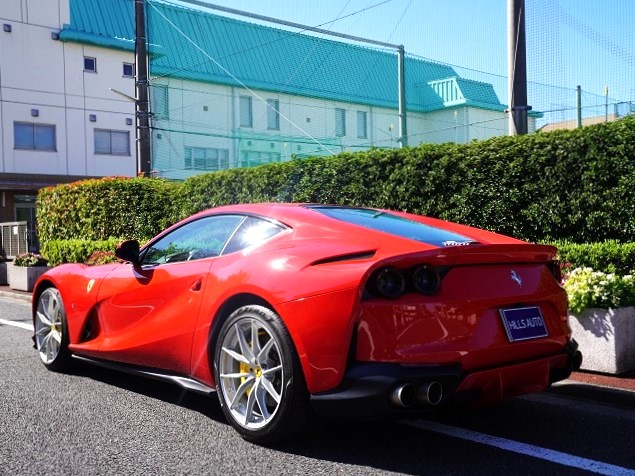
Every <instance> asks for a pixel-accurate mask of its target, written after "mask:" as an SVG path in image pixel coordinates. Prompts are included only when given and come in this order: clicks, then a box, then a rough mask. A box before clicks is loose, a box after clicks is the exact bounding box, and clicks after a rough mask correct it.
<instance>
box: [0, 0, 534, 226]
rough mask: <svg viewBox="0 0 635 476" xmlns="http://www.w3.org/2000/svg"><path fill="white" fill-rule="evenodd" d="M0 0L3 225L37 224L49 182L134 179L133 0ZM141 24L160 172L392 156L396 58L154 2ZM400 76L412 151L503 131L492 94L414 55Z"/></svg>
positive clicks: (180, 174)
mask: <svg viewBox="0 0 635 476" xmlns="http://www.w3.org/2000/svg"><path fill="white" fill-rule="evenodd" d="M1 1H2V7H1V8H0V23H1V24H2V31H0V147H1V149H0V150H1V157H0V195H1V196H0V222H7V221H13V220H28V221H29V222H30V223H34V199H35V195H36V193H37V190H38V189H39V188H41V187H43V186H48V185H54V184H58V183H63V182H71V181H75V180H78V179H82V178H86V177H100V176H110V175H117V176H134V175H135V174H136V143H135V120H134V118H135V111H134V103H133V101H132V98H133V97H134V96H135V79H134V73H135V66H134V64H133V63H134V3H133V0H108V1H104V0H1ZM147 17H148V19H149V26H148V30H149V31H148V37H149V41H150V43H151V46H150V52H151V54H150V57H151V59H152V61H151V67H150V86H151V88H150V89H151V92H152V95H151V109H152V167H153V169H154V170H155V175H159V176H163V177H167V178H174V179H183V178H186V177H188V176H190V175H194V174H196V173H202V172H206V171H214V170H222V169H227V168H232V167H241V166H253V165H258V164H262V163H269V162H276V161H285V160H290V159H291V158H293V157H306V156H312V155H327V154H330V153H339V152H341V151H345V150H349V151H359V150H367V149H369V148H372V147H379V148H391V147H398V146H399V131H398V130H397V125H398V122H399V121H398V112H397V86H396V84H397V76H396V55H395V54H394V53H393V52H386V51H379V50H372V49H368V48H365V47H361V46H358V45H352V44H349V43H343V42H336V41H332V40H325V39H321V38H316V37H313V36H308V35H304V34H298V33H293V32H289V31H286V30H281V29H277V28H271V27H266V26H262V25H256V24H253V23H249V22H245V21H240V20H236V19H232V18H227V17H223V16H218V15H214V14H211V13H209V12H204V11H200V10H193V9H188V8H184V7H182V6H175V5H172V4H169V3H162V2H160V1H153V2H150V3H148V6H147ZM183 32H186V33H185V34H184V33H183ZM187 34H189V35H191V37H189V38H187V37H186V36H185V35H187ZM193 39H195V41H196V42H198V43H197V46H196V47H193V46H192V41H193ZM369 65H370V66H372V67H371V68H369ZM405 77H406V98H407V100H406V104H407V117H408V140H407V141H408V145H417V144H419V143H421V142H448V141H451V142H459V143H465V142H469V141H471V140H473V139H484V138H487V137H491V136H495V135H503V134H506V132H507V129H506V128H507V118H506V114H505V112H504V110H505V106H504V105H503V104H501V103H500V102H499V100H498V98H497V96H496V93H495V92H494V89H493V87H492V85H490V84H486V83H480V82H476V81H470V80H467V79H465V78H461V77H460V76H459V75H458V74H457V73H456V71H454V69H453V68H451V67H449V66H447V65H441V64H437V63H432V62H427V61H423V60H420V59H416V58H410V57H407V58H406V74H405ZM529 123H530V130H533V129H532V127H533V124H534V123H535V121H534V118H533V117H530V121H529Z"/></svg>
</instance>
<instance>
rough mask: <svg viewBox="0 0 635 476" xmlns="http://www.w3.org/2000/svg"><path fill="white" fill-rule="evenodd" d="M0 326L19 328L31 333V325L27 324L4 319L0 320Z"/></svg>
mask: <svg viewBox="0 0 635 476" xmlns="http://www.w3.org/2000/svg"><path fill="white" fill-rule="evenodd" d="M0 324H2V325H5V326H13V327H19V328H20V329H26V330H27V331H32V330H33V324H29V323H26V322H20V321H7V320H5V319H0Z"/></svg>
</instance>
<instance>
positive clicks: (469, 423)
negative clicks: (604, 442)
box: [72, 364, 632, 475]
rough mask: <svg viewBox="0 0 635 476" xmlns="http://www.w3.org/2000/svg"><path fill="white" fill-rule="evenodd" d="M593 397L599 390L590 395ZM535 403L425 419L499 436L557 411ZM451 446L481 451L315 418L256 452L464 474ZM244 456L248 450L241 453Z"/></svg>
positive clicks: (212, 410)
mask: <svg viewBox="0 0 635 476" xmlns="http://www.w3.org/2000/svg"><path fill="white" fill-rule="evenodd" d="M72 374H73V375H76V376H78V377H82V378H89V379H93V380H96V381H99V382H103V383H105V384H107V385H112V386H116V387H118V388H122V389H125V390H127V391H130V392H134V393H137V394H140V395H143V396H146V397H149V398H152V399H156V400H160V401H163V402H166V403H168V404H172V405H177V406H180V407H182V408H186V409H188V410H191V411H194V412H198V413H200V414H201V415H204V416H205V417H207V418H210V419H212V420H214V421H215V422H218V423H220V424H223V425H228V423H227V420H226V419H225V416H224V415H223V412H222V410H221V408H220V404H219V402H218V398H217V397H216V395H215V394H212V395H200V394H197V393H193V392H189V391H185V390H183V389H182V388H180V387H178V386H176V385H172V384H169V383H166V382H161V381H155V380H151V379H146V378H139V377H137V376H134V375H129V374H125V373H121V372H117V371H114V370H109V369H106V368H102V367H95V366H92V365H88V364H79V365H77V366H76V367H75V368H74V369H73V371H72ZM579 390H580V389H578V391H579ZM595 391H596V392H598V391H599V390H598V389H595ZM613 392H614V393H615V392H616V391H613ZM554 393H556V392H553V391H551V392H548V393H547V395H549V394H551V395H553V394H554ZM558 393H564V389H560V390H559V392H558ZM617 393H619V394H620V396H621V397H622V398H626V397H625V396H624V395H622V393H623V392H617ZM606 396H607V394H606V392H605V393H602V395H594V397H595V398H597V399H601V400H602V401H603V402H604V403H605V404H606V400H605V398H606ZM627 396H629V397H630V398H631V399H632V394H630V393H629V395H627ZM539 399H540V397H532V398H528V399H522V398H521V399H512V400H508V401H504V402H502V403H499V404H498V405H494V406H490V407H482V408H478V409H469V408H461V407H458V408H450V409H445V410H441V411H438V412H435V413H432V414H430V415H428V417H427V419H431V420H434V421H437V422H441V423H444V424H447V425H452V426H458V427H461V426H465V427H467V428H469V427H474V428H479V429H481V431H485V432H487V433H490V434H494V435H495V434H497V433H499V432H501V431H503V430H501V429H502V428H505V427H507V428H509V427H510V426H511V427H514V426H519V427H523V426H524V427H527V428H529V427H531V421H532V420H534V419H537V420H539V419H541V418H544V419H545V420H548V419H549V417H550V415H551V414H553V412H558V411H560V408H559V407H558V406H554V407H553V408H552V409H551V410H549V411H547V409H546V408H545V407H544V406H543V403H541V402H540V401H539ZM631 402H632V400H631ZM541 415H543V416H542V417H541ZM510 422H512V423H510ZM545 425H546V423H545ZM508 431H510V430H508ZM227 434H228V435H231V437H233V438H235V439H236V441H235V443H232V444H235V445H236V448H237V451H240V448H244V445H249V444H248V443H246V442H243V441H242V440H241V439H240V437H239V436H238V434H236V433H233V432H228V433H227ZM457 446H460V447H461V451H462V453H461V459H462V460H464V461H469V460H470V459H471V458H476V459H478V458H479V451H482V450H481V449H480V448H479V447H478V445H473V444H471V445H466V444H465V443H460V442H459V441H457V440H455V439H453V438H449V437H447V436H443V435H440V434H438V433H434V432H432V431H424V430H422V429H421V428H416V427H411V426H408V425H404V424H403V423H402V422H400V421H395V420H378V421H366V420H365V421H336V420H328V421H324V420H318V419H317V418H316V421H315V422H313V424H311V426H310V427H307V428H306V430H305V431H304V432H303V433H302V434H301V435H298V436H297V437H295V438H293V439H292V440H290V441H286V442H282V443H278V444H276V445H272V446H269V447H267V448H262V452H263V454H267V453H268V452H282V453H287V454H291V455H297V456H301V457H303V458H308V460H309V461H317V462H318V463H316V464H318V465H319V464H320V463H319V462H320V461H324V462H334V463H338V464H346V465H352V466H356V467H358V468H359V469H360V471H361V470H363V469H364V468H366V469H370V472H371V473H372V472H375V473H376V472H396V473H400V474H413V475H415V474H429V473H430V469H431V468H446V469H448V466H447V465H448V463H450V467H453V468H457V467H459V468H460V467H464V468H465V466H462V464H463V463H460V464H458V466H457V461H456V455H455V453H454V451H455V450H456V447H457ZM244 451H246V452H249V451H251V450H249V449H244ZM504 464H505V463H504V462H502V461H501V462H497V461H496V460H488V461H487V462H484V461H481V463H480V465H481V466H479V472H478V474H488V471H491V473H489V474H494V473H496V474H498V473H497V472H498V471H502V469H504V468H503V466H504ZM501 465H502V466H501ZM473 469H474V468H473ZM565 473H566V472H565ZM360 474H361V473H360ZM456 474H460V473H456ZM474 474H476V473H474Z"/></svg>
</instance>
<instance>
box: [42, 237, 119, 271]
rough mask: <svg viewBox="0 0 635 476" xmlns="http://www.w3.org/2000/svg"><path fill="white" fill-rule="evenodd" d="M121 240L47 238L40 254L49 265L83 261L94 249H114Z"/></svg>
mask: <svg viewBox="0 0 635 476" xmlns="http://www.w3.org/2000/svg"><path fill="white" fill-rule="evenodd" d="M120 241H121V240H120V239H119V238H109V239H107V240H99V241H93V240H49V241H45V242H43V243H42V255H43V256H44V257H45V258H46V259H48V261H49V264H50V265H51V266H57V265H58V264H62V263H85V262H86V261H87V260H88V258H90V256H91V255H92V254H93V253H94V252H95V251H114V250H115V247H116V246H117V244H118V243H119V242H120Z"/></svg>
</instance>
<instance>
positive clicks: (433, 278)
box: [412, 265, 441, 294]
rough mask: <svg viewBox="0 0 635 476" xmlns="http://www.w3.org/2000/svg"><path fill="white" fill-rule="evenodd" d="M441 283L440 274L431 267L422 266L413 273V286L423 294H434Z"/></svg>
mask: <svg viewBox="0 0 635 476" xmlns="http://www.w3.org/2000/svg"><path fill="white" fill-rule="evenodd" d="M440 282H441V278H440V277H439V273H437V272H436V270H435V269H434V268H432V267H431V266H427V265H424V266H420V267H418V268H417V269H415V270H414V273H412V285H413V286H414V288H415V289H416V290H417V291H419V292H420V293H421V294H434V293H435V292H436V290H437V289H439V283H440Z"/></svg>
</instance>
